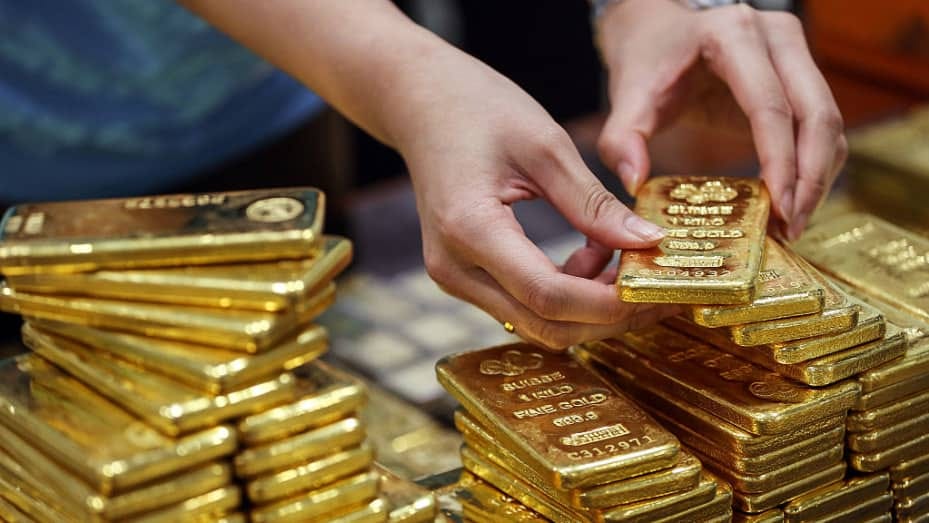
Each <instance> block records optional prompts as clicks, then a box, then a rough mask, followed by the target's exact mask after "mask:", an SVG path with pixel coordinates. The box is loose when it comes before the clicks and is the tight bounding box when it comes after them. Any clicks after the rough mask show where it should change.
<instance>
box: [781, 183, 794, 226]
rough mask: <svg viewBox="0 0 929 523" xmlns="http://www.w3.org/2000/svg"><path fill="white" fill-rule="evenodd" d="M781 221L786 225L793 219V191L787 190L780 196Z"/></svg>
mask: <svg viewBox="0 0 929 523" xmlns="http://www.w3.org/2000/svg"><path fill="white" fill-rule="evenodd" d="M780 208H781V219H782V220H784V222H786V223H791V222H793V219H794V190H793V188H788V189H787V190H785V191H784V194H783V195H782V196H781V205H780Z"/></svg>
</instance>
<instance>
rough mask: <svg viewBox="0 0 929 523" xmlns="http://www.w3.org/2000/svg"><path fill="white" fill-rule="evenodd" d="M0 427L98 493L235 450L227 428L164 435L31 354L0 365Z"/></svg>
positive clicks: (194, 464)
mask: <svg viewBox="0 0 929 523" xmlns="http://www.w3.org/2000/svg"><path fill="white" fill-rule="evenodd" d="M0 423H2V424H3V425H5V426H7V427H9V428H10V429H12V430H13V431H14V432H16V433H17V434H19V435H20V437H22V438H24V439H27V440H28V441H29V442H31V443H32V444H33V445H35V446H36V447H37V448H38V450H40V451H42V452H43V453H44V454H46V455H47V456H49V457H50V458H53V459H54V460H55V461H57V462H59V463H62V464H63V465H65V466H66V467H67V468H69V469H71V470H72V471H74V472H75V473H76V474H78V475H79V476H80V477H81V478H82V479H84V480H85V481H87V482H88V483H89V484H90V485H91V486H92V487H94V488H95V489H96V490H98V491H99V492H100V493H101V494H103V495H111V494H114V493H117V492H122V491H125V490H127V489H129V488H130V487H134V486H137V485H139V484H142V483H144V482H147V481H150V480H153V479H155V478H158V477H161V476H165V475H168V474H173V473H176V472H178V471H180V470H183V469H186V468H189V467H193V466H196V465H199V464H203V463H207V462H210V461H213V460H215V459H217V458H219V457H222V456H226V455H229V454H231V453H233V452H235V449H236V438H235V432H234V431H233V430H232V429H231V428H229V427H226V426H220V427H214V428H211V429H208V430H204V431H202V432H199V433H196V434H191V435H189V436H186V437H183V438H178V439H172V438H168V437H165V436H163V435H161V434H160V433H158V432H156V431H155V430H154V429H151V428H149V427H148V426H147V425H145V424H143V423H141V422H139V420H138V419H136V418H134V417H132V416H130V415H129V414H128V413H126V412H125V411H123V410H122V409H120V408H119V407H117V406H115V405H114V404H112V403H110V402H109V401H107V400H106V399H104V398H103V397H102V396H99V395H97V394H95V393H94V392H93V391H91V390H90V389H88V388H87V387H85V386H83V385H81V384H80V383H79V382H77V381H76V380H74V379H73V378H70V377H68V376H67V375H65V374H64V373H62V372H61V371H59V370H58V369H56V368H55V367H53V366H52V365H51V364H49V363H47V362H45V361H44V360H42V359H41V358H39V357H37V356H34V355H25V356H21V357H18V358H16V359H11V360H7V361H4V362H2V363H0Z"/></svg>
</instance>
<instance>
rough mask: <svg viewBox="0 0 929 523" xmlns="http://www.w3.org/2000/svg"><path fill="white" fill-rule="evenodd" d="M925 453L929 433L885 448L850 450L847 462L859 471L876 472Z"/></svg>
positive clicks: (927, 447)
mask: <svg viewBox="0 0 929 523" xmlns="http://www.w3.org/2000/svg"><path fill="white" fill-rule="evenodd" d="M926 453H929V433H925V434H922V435H921V436H918V437H915V438H913V439H911V440H910V441H908V442H906V443H902V444H900V445H897V446H895V447H891V448H889V449H885V450H879V451H876V452H868V453H859V452H851V453H849V455H848V463H849V465H851V466H852V468H853V469H855V470H859V471H861V472H877V471H879V470H883V469H886V468H887V467H890V466H891V465H894V464H896V463H899V462H902V461H906V460H912V459H915V458H918V457H920V456H922V455H924V454H926Z"/></svg>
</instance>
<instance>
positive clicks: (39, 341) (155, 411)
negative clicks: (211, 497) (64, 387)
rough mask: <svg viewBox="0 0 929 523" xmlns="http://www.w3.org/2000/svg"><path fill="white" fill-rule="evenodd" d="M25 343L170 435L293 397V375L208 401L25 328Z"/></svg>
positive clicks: (156, 377)
mask: <svg viewBox="0 0 929 523" xmlns="http://www.w3.org/2000/svg"><path fill="white" fill-rule="evenodd" d="M23 342H24V343H25V344H26V345H27V346H28V347H30V348H31V349H32V350H34V351H35V352H36V353H37V354H39V355H40V356H42V357H43V358H45V359H47V360H49V361H51V362H52V363H54V364H55V365H57V366H59V367H61V368H63V369H64V370H66V371H67V372H68V373H70V374H71V375H73V376H74V377H76V378H78V379H79V380H81V381H82V382H83V383H84V384H86V385H87V386H89V387H90V388H92V389H94V390H95V391H97V392H98V393H100V394H102V395H103V396H106V397H107V398H109V399H110V400H111V401H113V402H115V403H117V404H119V405H120V406H121V407H123V408H125V409H126V410H128V411H130V412H132V413H134V414H135V415H137V416H139V417H140V418H142V419H144V420H145V421H146V422H148V423H149V424H151V425H152V426H153V427H155V428H157V429H158V430H160V431H161V432H163V433H164V434H167V435H169V436H177V435H180V434H185V433H188V432H192V431H195V430H201V429H205V428H208V427H211V426H214V425H216V424H218V423H222V422H223V421H226V420H230V419H233V418H236V417H239V416H243V415H247V414H251V413H253V412H258V411H262V410H265V409H268V408H271V407H273V406H275V405H279V404H281V403H283V402H286V401H288V400H292V399H293V397H294V388H295V385H294V381H295V380H294V377H293V375H291V374H289V373H286V372H285V373H282V374H279V375H278V376H277V377H275V378H273V379H271V380H269V381H266V382H264V383H259V384H257V385H251V386H249V387H246V388H244V389H241V390H237V391H234V392H230V393H229V394H224V395H221V396H207V395H204V394H203V393H202V392H200V391H199V390H196V389H192V388H190V387H187V386H185V385H182V384H180V383H178V382H175V381H173V380H171V379H169V378H166V377H163V376H159V375H157V374H153V373H149V372H147V371H146V370H144V369H140V368H138V367H136V366H134V365H132V364H131V363H128V362H125V361H122V360H120V359H118V358H114V357H113V356H111V355H110V354H109V353H106V352H102V351H95V350H93V349H90V348H88V347H85V346H83V345H81V344H79V343H74V342H72V341H70V340H66V339H64V338H57V337H55V336H51V335H48V334H45V333H42V332H39V331H38V330H36V329H34V328H32V326H31V325H29V324H28V323H27V324H26V325H24V326H23Z"/></svg>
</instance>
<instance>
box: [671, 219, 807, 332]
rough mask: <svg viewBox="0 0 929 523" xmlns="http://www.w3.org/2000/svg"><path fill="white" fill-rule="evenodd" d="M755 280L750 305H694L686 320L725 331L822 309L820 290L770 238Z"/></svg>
mask: <svg viewBox="0 0 929 523" xmlns="http://www.w3.org/2000/svg"><path fill="white" fill-rule="evenodd" d="M758 280H759V282H758V289H757V290H756V291H755V299H754V300H752V302H751V303H750V304H748V305H723V306H709V305H695V306H693V307H692V308H691V309H690V312H689V317H690V318H691V319H692V320H693V321H694V322H695V323H697V324H698V325H703V326H704V327H728V326H730V325H740V324H743V323H754V322H759V321H766V320H774V319H779V318H788V317H790V316H800V315H804V314H814V313H818V312H820V311H822V309H823V300H824V296H825V293H824V291H823V288H822V287H821V286H820V285H819V284H817V283H816V282H815V281H813V279H812V278H811V277H810V275H809V274H808V273H807V272H806V271H804V270H803V269H802V268H801V267H800V265H799V264H798V263H797V260H796V254H794V253H792V252H790V251H788V250H787V248H786V247H784V246H783V245H781V244H780V243H778V242H777V241H775V240H773V239H771V237H767V238H766V239H765V260H764V264H763V266H762V270H761V273H760V274H759V275H758Z"/></svg>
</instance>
